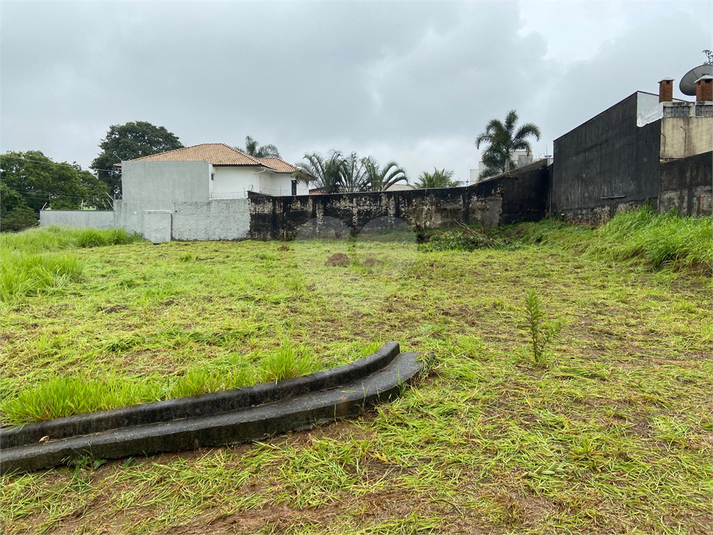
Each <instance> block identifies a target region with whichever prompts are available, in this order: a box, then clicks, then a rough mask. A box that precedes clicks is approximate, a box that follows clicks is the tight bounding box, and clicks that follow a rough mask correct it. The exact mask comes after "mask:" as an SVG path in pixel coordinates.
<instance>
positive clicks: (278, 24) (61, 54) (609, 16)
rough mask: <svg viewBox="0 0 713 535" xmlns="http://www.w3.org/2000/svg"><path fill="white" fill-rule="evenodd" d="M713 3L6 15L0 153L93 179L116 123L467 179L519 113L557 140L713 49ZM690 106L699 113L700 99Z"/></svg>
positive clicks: (125, 5) (340, 5)
mask: <svg viewBox="0 0 713 535" xmlns="http://www.w3.org/2000/svg"><path fill="white" fill-rule="evenodd" d="M712 6H713V3H712V2H710V0H706V1H704V2H689V1H686V0H679V1H677V2H675V3H674V2H656V1H647V2H634V1H605V2H596V1H591V0H586V1H582V2H578V1H571V0H570V1H567V2H542V1H540V2H530V1H521V2H514V1H512V2H508V1H498V2H485V1H471V2H417V3H416V2H348V1H346V2H301V1H292V2H264V1H263V2H259V3H253V2H234V1H233V2H231V1H225V2H49V3H41V2H31V1H23V2H8V1H3V2H2V4H1V8H0V9H1V19H2V22H1V28H0V33H1V36H2V37H1V38H2V57H1V59H2V66H1V69H2V70H1V73H0V74H1V79H0V81H1V82H2V93H1V105H2V107H1V109H0V114H1V119H2V127H1V130H0V148H1V149H2V152H5V151H8V150H18V151H27V150H40V151H42V152H44V153H45V154H46V155H47V156H50V157H51V158H53V159H54V160H55V161H69V162H72V161H76V162H78V163H79V164H81V165H82V166H83V167H88V165H89V164H90V162H91V161H92V159H93V158H94V157H96V155H97V154H98V153H99V148H98V144H99V142H100V141H101V139H102V138H103V137H104V136H105V135H106V132H107V130H108V128H109V126H110V125H113V124H123V123H126V122H128V121H137V120H140V121H148V122H150V123H152V124H155V125H158V126H164V127H166V128H167V129H168V130H169V131H171V132H173V133H174V134H176V135H177V136H178V137H179V138H180V140H181V142H182V143H183V144H184V145H196V144H199V143H211V142H221V143H227V144H229V145H242V144H243V143H244V139H245V136H246V135H251V136H252V137H254V138H255V139H257V140H258V141H259V142H260V143H261V144H266V143H273V144H275V145H277V147H278V148H279V150H280V152H281V154H282V156H283V158H284V159H285V160H287V161H289V162H292V163H295V162H297V161H300V160H301V159H302V156H303V155H304V154H305V152H314V151H317V152H322V153H323V154H326V152H327V151H328V150H329V149H339V150H341V151H343V152H352V151H356V152H358V153H359V154H360V155H369V154H370V155H373V156H375V157H377V158H378V159H379V160H380V161H381V163H385V162H386V161H388V160H396V161H397V162H398V163H399V164H401V165H402V166H403V167H405V169H406V170H407V172H408V175H409V176H410V177H411V179H412V181H413V180H415V179H416V178H417V177H418V175H419V174H420V173H421V172H423V171H425V170H432V169H433V168H434V167H437V168H439V169H440V168H447V169H453V170H454V171H455V177H456V178H458V179H462V180H465V179H467V178H468V174H469V169H470V168H475V167H477V163H478V160H479V159H480V151H478V150H476V148H475V144H474V140H475V138H476V136H477V135H478V134H479V133H481V132H482V131H483V130H484V128H485V125H486V123H487V122H488V121H489V120H490V119H493V118H498V119H501V120H502V119H504V117H505V115H506V113H507V112H508V110H512V109H515V110H517V112H518V114H519V116H520V121H521V122H533V123H535V124H537V125H538V126H539V127H540V128H541V130H542V134H543V137H542V139H541V140H540V141H539V142H534V144H533V149H534V150H533V152H534V154H535V156H540V155H543V154H545V153H547V152H550V153H551V151H552V141H553V140H554V139H555V138H557V137H559V136H561V135H562V134H564V133H566V132H567V131H569V130H571V129H572V128H574V127H576V126H577V125H579V124H581V123H582V122H584V121H586V120H587V119H589V118H590V117H592V116H593V115H596V114H597V113H599V112H601V111H603V110H605V109H606V108H608V107H609V106H611V105H613V104H615V103H617V102H618V101H620V100H622V99H623V98H625V97H627V96H628V95H630V94H632V93H633V92H635V91H637V90H641V91H649V92H652V93H657V92H658V81H659V80H660V79H662V78H666V77H671V78H675V79H676V82H675V85H676V91H675V96H678V97H681V96H682V95H681V93H680V92H679V91H678V81H679V80H680V79H681V77H682V76H683V75H684V74H685V73H686V72H687V71H688V70H689V69H691V68H693V67H695V66H697V65H700V64H701V63H703V62H704V61H705V59H706V58H705V56H704V55H703V54H702V52H701V51H702V50H703V49H713V37H712V31H711V28H712V27H713V7H712ZM686 98H689V97H686Z"/></svg>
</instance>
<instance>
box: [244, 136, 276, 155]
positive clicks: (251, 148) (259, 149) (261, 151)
mask: <svg viewBox="0 0 713 535" xmlns="http://www.w3.org/2000/svg"><path fill="white" fill-rule="evenodd" d="M236 148H237V149H238V150H241V151H243V152H244V153H245V154H247V155H248V156H255V157H257V158H279V157H280V151H278V150H277V147H276V146H275V145H270V144H268V145H262V146H260V144H259V143H258V142H257V140H255V139H253V138H251V137H250V136H245V148H242V147H236Z"/></svg>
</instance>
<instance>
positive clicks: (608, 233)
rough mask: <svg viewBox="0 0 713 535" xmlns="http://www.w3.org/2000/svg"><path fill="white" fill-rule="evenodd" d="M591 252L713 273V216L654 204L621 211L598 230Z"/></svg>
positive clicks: (589, 251) (616, 258) (658, 267)
mask: <svg viewBox="0 0 713 535" xmlns="http://www.w3.org/2000/svg"><path fill="white" fill-rule="evenodd" d="M586 254H587V255H589V256H592V257H595V258H602V259H607V260H616V261H626V260H634V261H636V260H641V261H643V262H644V263H645V264H646V265H647V266H648V267H649V268H651V269H661V268H663V267H667V266H669V267H672V268H674V269H681V268H685V269H690V270H693V271H698V272H703V273H706V274H710V273H711V272H713V218H711V217H710V216H709V217H681V216H680V215H679V214H678V213H677V212H676V211H675V210H672V211H669V212H666V213H663V214H659V213H657V212H656V211H654V209H653V208H652V207H651V206H650V205H646V206H642V207H641V208H638V209H636V210H631V211H626V212H621V213H619V214H617V215H616V216H615V217H614V218H613V219H612V220H611V221H609V222H608V223H607V224H606V225H604V226H602V227H600V228H599V229H597V230H596V231H595V234H594V238H593V241H592V243H591V245H590V246H589V247H588V249H587V253H586Z"/></svg>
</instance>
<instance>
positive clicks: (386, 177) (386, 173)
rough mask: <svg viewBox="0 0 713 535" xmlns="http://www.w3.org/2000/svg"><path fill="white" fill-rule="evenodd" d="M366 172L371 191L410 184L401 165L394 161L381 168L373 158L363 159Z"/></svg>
mask: <svg viewBox="0 0 713 535" xmlns="http://www.w3.org/2000/svg"><path fill="white" fill-rule="evenodd" d="M362 164H363V165H364V171H365V173H366V183H367V187H368V189H370V190H371V191H383V190H387V189H389V188H390V187H391V186H393V185H394V184H398V183H399V182H406V183H408V176H406V171H404V170H403V169H402V168H401V167H399V164H397V163H396V162H394V161H391V162H388V163H387V164H386V165H384V167H380V166H379V162H377V161H376V160H375V159H374V158H372V157H371V156H367V157H366V158H363V159H362Z"/></svg>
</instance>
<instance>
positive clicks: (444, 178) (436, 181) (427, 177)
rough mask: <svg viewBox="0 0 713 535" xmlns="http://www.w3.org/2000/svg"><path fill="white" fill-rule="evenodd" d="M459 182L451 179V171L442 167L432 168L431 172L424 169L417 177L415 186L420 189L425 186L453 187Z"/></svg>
mask: <svg viewBox="0 0 713 535" xmlns="http://www.w3.org/2000/svg"><path fill="white" fill-rule="evenodd" d="M458 184H459V182H458V181H456V180H453V171H452V170H450V171H446V170H445V168H444V169H436V168H435V167H434V168H433V173H428V172H426V171H424V172H423V173H421V175H420V176H419V177H418V182H416V184H415V186H416V187H417V188H420V189H425V188H453V187H455V186H457V185H458Z"/></svg>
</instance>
